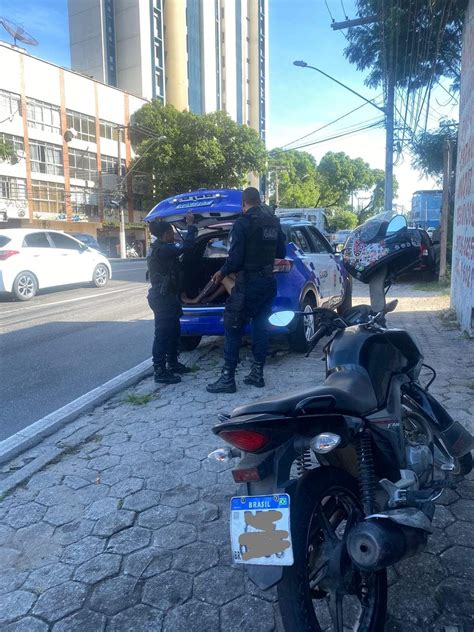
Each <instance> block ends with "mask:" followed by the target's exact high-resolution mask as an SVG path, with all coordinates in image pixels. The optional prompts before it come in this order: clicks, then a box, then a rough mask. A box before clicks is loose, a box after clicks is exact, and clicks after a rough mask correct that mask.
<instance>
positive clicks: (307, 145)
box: [285, 118, 384, 151]
mask: <svg viewBox="0 0 474 632" xmlns="http://www.w3.org/2000/svg"><path fill="white" fill-rule="evenodd" d="M383 122H384V119H383V118H380V119H378V120H377V121H375V122H373V123H371V124H370V125H365V126H363V127H359V128H356V129H353V130H351V131H347V132H342V133H340V134H335V135H334V136H328V137H327V138H322V139H320V140H315V141H312V142H311V143H306V144H304V145H299V146H298V147H294V149H303V148H304V147H311V146H312V145H319V144H320V143H326V142H328V141H330V140H336V139H338V138H342V137H344V136H350V135H352V134H357V133H358V132H363V131H364V130H366V129H371V128H373V127H379V126H380V125H381V124H382V123H383ZM285 151H290V150H288V149H286V150H285Z"/></svg>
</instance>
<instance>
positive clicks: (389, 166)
mask: <svg viewBox="0 0 474 632" xmlns="http://www.w3.org/2000/svg"><path fill="white" fill-rule="evenodd" d="M379 19H380V18H379V17H378V16H376V15H373V16H370V17H367V18H358V19H355V20H346V21H344V22H333V23H332V24H331V28H332V29H333V30H334V31H338V30H341V29H347V28H351V27H354V26H361V25H362V24H373V23H374V22H378V21H379ZM382 19H383V16H382ZM394 109H395V66H394V65H393V59H391V60H390V68H389V70H388V77H387V102H386V104H385V108H384V111H385V192H384V211H385V212H387V211H390V212H391V211H392V206H393V134H394Z"/></svg>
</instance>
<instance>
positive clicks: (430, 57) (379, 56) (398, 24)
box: [344, 0, 468, 89]
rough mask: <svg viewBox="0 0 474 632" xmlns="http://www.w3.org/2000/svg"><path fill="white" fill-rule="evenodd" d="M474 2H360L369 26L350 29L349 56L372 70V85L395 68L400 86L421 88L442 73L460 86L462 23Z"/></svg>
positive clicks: (379, 83)
mask: <svg viewBox="0 0 474 632" xmlns="http://www.w3.org/2000/svg"><path fill="white" fill-rule="evenodd" d="M467 4H468V0H454V1H448V0H416V2H415V1H413V0H406V1H402V2H400V0H383V1H382V0H357V9H358V14H359V15H360V16H364V17H366V16H376V17H377V20H376V21H375V22H374V23H372V24H369V25H364V26H361V27H354V28H350V29H348V31H347V38H348V41H349V45H348V46H347V47H346V49H345V51H344V54H345V56H346V57H347V59H348V60H349V61H350V62H351V63H353V64H355V65H356V66H357V68H358V69H359V70H367V69H369V70H370V72H369V74H368V77H367V79H366V83H367V85H369V86H372V87H377V86H379V85H381V84H382V83H383V81H384V79H385V78H386V76H387V68H389V67H390V68H393V69H394V72H395V81H396V84H397V85H398V86H399V87H410V88H411V89H413V88H420V87H422V86H427V85H431V84H433V83H434V82H436V81H438V80H439V79H440V78H441V77H448V78H451V79H452V80H453V84H454V87H458V85H459V78H460V60H461V43H462V37H461V34H462V26H463V20H464V15H465V12H466V8H467Z"/></svg>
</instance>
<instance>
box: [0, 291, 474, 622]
mask: <svg viewBox="0 0 474 632" xmlns="http://www.w3.org/2000/svg"><path fill="white" fill-rule="evenodd" d="M391 294H392V296H398V297H400V298H401V301H400V305H399V307H398V310H397V312H396V313H395V314H393V315H390V317H389V318H390V322H391V323H392V324H393V325H398V326H402V327H407V328H408V329H410V330H411V331H412V332H413V333H415V334H416V335H417V336H419V338H420V339H421V343H422V347H423V349H424V352H425V357H426V361H427V362H428V363H429V364H432V365H433V366H434V367H435V368H436V370H437V371H438V380H437V382H436V383H435V385H434V387H433V389H432V390H433V392H434V393H435V395H436V396H437V397H439V399H440V400H441V401H443V403H444V404H445V405H446V407H447V408H448V410H449V411H450V412H451V413H452V414H453V416H454V417H455V418H457V419H459V420H460V421H462V422H463V423H464V424H466V425H468V426H470V428H471V431H472V430H473V429H474V428H473V413H474V353H473V351H474V341H468V340H466V339H465V338H464V337H463V336H462V335H461V333H460V332H459V330H457V329H455V328H453V326H452V323H451V322H450V321H449V320H445V321H442V320H440V318H439V312H440V310H444V309H446V308H447V306H448V299H447V297H445V296H432V295H429V294H425V293H422V292H415V291H413V290H412V289H410V288H408V287H406V286H403V285H400V286H396V287H395V288H394V289H393V291H392V293H391ZM150 334H151V332H150ZM272 349H273V355H272V357H271V358H270V360H269V363H268V368H267V373H266V377H267V382H268V386H267V388H266V389H265V391H263V392H262V391H261V390H259V389H251V388H244V387H243V384H242V378H243V375H244V374H245V369H246V368H247V366H248V357H247V358H246V359H245V363H244V364H245V366H244V367H243V368H242V369H241V370H240V371H239V375H238V384H239V391H238V392H237V393H236V394H235V395H220V396H219V395H218V396H216V395H210V394H208V393H207V392H206V391H205V384H206V382H208V381H209V380H210V379H212V378H214V376H217V374H218V369H219V367H220V363H221V352H222V341H216V340H215V339H212V340H209V341H208V342H207V343H206V344H203V346H202V348H201V347H199V349H198V351H197V352H194V353H193V357H194V358H196V360H195V362H196V364H198V365H199V367H200V370H199V371H197V372H196V373H193V374H192V375H190V376H186V377H185V378H184V380H183V382H182V383H181V384H178V385H175V386H168V387H164V388H162V389H160V390H155V387H154V384H153V382H152V380H151V379H147V380H144V381H143V382H142V383H141V384H140V385H138V386H137V387H136V388H135V389H133V390H132V391H130V392H129V393H128V394H127V393H123V394H121V395H120V396H116V397H115V398H113V399H112V400H110V401H109V402H107V403H106V404H105V405H104V406H101V407H99V408H97V409H96V410H95V411H94V412H93V413H90V414H88V415H85V416H84V417H82V418H81V419H80V420H78V421H77V422H74V424H72V425H71V427H70V428H69V435H70V436H72V434H71V433H72V432H73V431H74V432H75V433H76V435H77V433H81V432H83V433H84V437H85V440H84V441H83V443H82V444H80V445H78V446H74V444H73V443H72V441H71V439H70V438H68V432H67V431H66V430H65V431H63V432H62V433H60V434H58V435H56V436H53V437H50V438H49V439H48V440H45V442H44V443H43V444H42V445H41V446H38V447H37V448H35V449H34V450H31V451H30V452H29V453H26V454H25V455H23V456H22V457H21V458H20V459H18V460H17V462H15V463H11V464H9V465H8V466H6V467H4V468H2V469H0V478H1V477H6V476H7V475H10V474H11V472H12V471H14V470H15V468H21V467H22V466H27V464H28V463H29V462H30V460H31V459H32V458H33V457H36V456H38V455H41V454H46V453H47V451H48V450H51V449H52V448H58V447H60V448H61V449H62V453H61V454H60V455H59V456H58V457H57V459H56V460H55V462H52V463H50V464H49V465H47V466H46V467H45V468H44V469H43V470H42V471H40V472H37V473H36V474H34V475H33V476H32V477H31V478H30V479H29V480H28V481H27V482H26V483H25V484H23V485H21V486H20V487H17V488H16V489H14V490H13V491H12V492H11V493H9V494H8V495H6V497H4V498H3V499H2V500H1V502H0V629H1V630H2V631H6V632H13V631H15V632H20V631H22V632H40V631H41V632H42V631H47V630H53V631H54V632H60V631H65V632H66V631H67V632H73V631H76V630H77V631H80V632H95V631H101V630H107V632H109V631H111V632H112V631H117V632H119V631H120V632H125V631H127V630H129V631H133V632H142V631H144V632H145V631H146V632H148V631H155V630H156V631H158V630H163V631H164V632H181V631H183V632H184V631H185V632H201V631H202V632H214V631H219V630H222V631H225V632H233V631H236V632H237V631H238V632H241V631H242V630H244V631H245V632H252V631H254V630H255V631H258V632H266V631H271V630H275V629H280V628H279V623H278V612H277V604H276V597H275V593H274V592H273V591H270V592H268V593H262V592H260V591H258V590H257V589H256V588H255V587H254V586H253V584H252V583H251V582H250V581H249V580H248V579H247V577H246V575H245V573H244V572H243V571H242V570H241V569H240V568H236V567H234V566H232V564H231V561H230V552H229V545H228V499H229V497H230V496H231V495H233V494H234V493H235V489H236V487H235V484H234V483H233V480H232V477H231V474H230V470H229V465H228V464H219V463H217V462H215V461H209V460H208V459H207V454H208V452H210V451H211V450H212V449H214V448H215V447H218V446H219V440H218V439H217V438H216V437H214V435H212V434H211V433H210V428H211V426H212V425H213V424H214V423H215V422H216V414H217V413H218V412H219V411H230V410H231V409H232V408H233V407H234V406H236V405H237V404H241V403H244V402H246V401H249V400H250V399H254V398H257V397H261V396H263V395H271V394H277V393H282V392H284V391H287V390H288V391H291V390H294V389H295V388H299V387H303V386H304V385H307V384H309V383H310V380H313V381H314V382H315V383H318V382H320V381H321V379H322V377H323V369H324V365H323V363H322V362H321V361H320V359H321V354H320V353H319V352H318V351H315V352H314V354H313V355H312V356H311V357H310V358H308V359H306V358H304V357H301V356H298V355H293V354H289V353H288V352H287V351H286V349H285V342H284V340H283V341H281V343H279V342H274V343H273V345H272ZM243 355H244V356H248V355H249V350H248V347H247V348H246V350H245V352H244V354H243ZM130 393H131V394H132V395H133V397H129V396H128V395H129V394H130ZM140 401H141V402H146V403H142V405H140V404H139V403H138V402H140ZM133 402H135V403H133ZM91 432H92V433H93V434H91ZM473 522H474V484H473V481H472V479H471V480H470V481H466V482H464V483H463V484H462V486H460V488H459V489H458V493H455V492H447V493H445V494H444V495H443V497H442V498H441V504H440V506H439V507H438V509H437V515H436V520H435V524H436V527H437V528H436V532H435V534H434V535H433V537H432V538H431V542H430V545H429V548H428V549H427V550H426V552H424V553H422V554H421V555H419V556H417V557H415V558H412V559H409V560H406V561H405V562H403V563H401V564H399V565H398V568H397V571H396V572H391V573H390V582H391V587H390V597H389V609H390V620H389V622H388V623H387V626H386V630H388V631H389V632H412V631H420V632H428V631H430V632H431V631H440V632H441V631H443V632H454V631H457V632H470V631H472V630H474V595H473V588H472V586H473V580H474V548H473V547H474V543H473V538H472V523H473Z"/></svg>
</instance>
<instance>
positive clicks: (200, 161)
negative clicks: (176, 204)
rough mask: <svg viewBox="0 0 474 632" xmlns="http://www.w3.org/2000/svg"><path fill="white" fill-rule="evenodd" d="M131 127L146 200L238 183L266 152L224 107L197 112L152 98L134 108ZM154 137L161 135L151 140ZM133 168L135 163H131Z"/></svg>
mask: <svg viewBox="0 0 474 632" xmlns="http://www.w3.org/2000/svg"><path fill="white" fill-rule="evenodd" d="M134 124H136V125H139V126H140V128H142V129H143V128H144V129H146V130H149V135H147V134H146V133H143V132H141V131H140V132H138V131H132V134H131V136H132V138H131V140H132V144H133V146H134V149H135V152H136V154H137V157H136V159H135V164H136V163H137V162H138V161H140V163H139V165H140V166H139V171H140V172H142V173H145V174H148V175H149V176H150V179H151V182H152V183H153V185H152V189H153V191H152V200H150V202H156V201H158V200H160V199H163V198H164V197H167V196H170V195H173V194H175V193H180V192H183V191H192V190H196V189H199V188H233V187H241V186H243V185H244V183H245V181H246V179H247V176H248V173H249V172H254V173H263V172H264V170H265V159H266V151H265V145H264V143H263V141H262V140H261V139H260V138H259V136H258V134H257V132H256V131H255V130H253V129H251V128H250V127H247V126H245V125H238V124H237V123H235V122H234V121H233V120H232V119H231V118H230V117H229V116H228V115H227V114H226V113H225V112H222V111H219V112H213V113H211V114H205V115H199V114H193V113H191V112H178V111H177V110H176V109H175V108H174V107H173V106H171V105H166V106H163V105H161V103H160V102H159V101H157V100H154V101H151V102H150V103H147V104H146V105H144V106H143V107H142V108H140V110H138V111H137V112H136V113H135V114H134V116H133V118H132V123H131V125H132V128H133V125H134ZM159 136H166V140H164V141H157V140H156V138H157V137H159ZM137 169H138V165H137Z"/></svg>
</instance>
